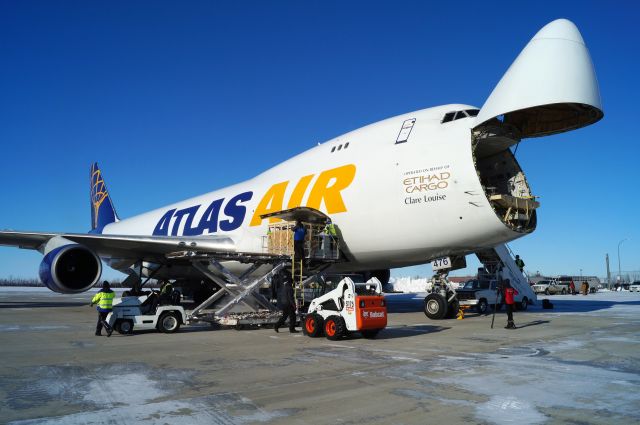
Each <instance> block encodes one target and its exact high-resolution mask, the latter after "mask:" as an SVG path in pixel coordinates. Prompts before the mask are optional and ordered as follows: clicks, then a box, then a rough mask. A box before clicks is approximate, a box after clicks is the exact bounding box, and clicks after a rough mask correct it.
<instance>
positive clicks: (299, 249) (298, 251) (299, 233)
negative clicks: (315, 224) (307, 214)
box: [293, 220, 307, 264]
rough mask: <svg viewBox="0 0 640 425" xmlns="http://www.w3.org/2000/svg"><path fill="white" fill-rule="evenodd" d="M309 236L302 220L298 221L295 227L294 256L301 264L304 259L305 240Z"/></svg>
mask: <svg viewBox="0 0 640 425" xmlns="http://www.w3.org/2000/svg"><path fill="white" fill-rule="evenodd" d="M306 235H307V229H305V228H304V225H303V224H302V222H300V220H297V221H296V225H295V226H294V227H293V255H294V260H295V261H296V262H297V263H298V264H299V262H300V261H301V260H302V259H304V238H305V236H306Z"/></svg>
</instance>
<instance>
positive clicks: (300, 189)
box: [287, 174, 313, 209]
mask: <svg viewBox="0 0 640 425" xmlns="http://www.w3.org/2000/svg"><path fill="white" fill-rule="evenodd" d="M312 178H313V174H310V175H308V176H304V177H302V178H301V179H300V181H299V182H298V184H297V185H296V187H295V188H294V189H293V193H292V194H291V199H289V203H288V204H287V209H289V208H296V207H299V206H300V205H302V198H303V197H304V194H305V193H306V192H307V187H309V183H310V182H311V179H312Z"/></svg>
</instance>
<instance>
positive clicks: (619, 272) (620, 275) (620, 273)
mask: <svg viewBox="0 0 640 425" xmlns="http://www.w3.org/2000/svg"><path fill="white" fill-rule="evenodd" d="M627 239H628V238H624V239H623V240H621V241H620V242H618V279H620V284H622V272H621V269H620V245H622V242H624V241H626V240H627Z"/></svg>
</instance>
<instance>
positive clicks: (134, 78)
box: [0, 1, 640, 277]
mask: <svg viewBox="0 0 640 425" xmlns="http://www.w3.org/2000/svg"><path fill="white" fill-rule="evenodd" d="M557 18H568V19H570V20H572V21H573V22H574V23H575V24H576V25H577V26H578V28H579V29H580V31H581V32H582V35H583V38H584V39H585V41H586V43H587V46H588V47H589V50H590V52H591V56H592V59H593V62H594V64H595V68H596V73H597V76H598V80H599V83H600V92H601V96H602V99H603V105H604V109H605V118H604V119H603V120H602V121H601V122H599V123H597V124H596V125H593V126H591V127H587V128H585V129H581V130H578V131H574V132H569V133H565V134H561V135H557V136H553V137H548V138H542V139H534V140H527V141H525V143H522V144H521V145H520V147H519V150H518V160H519V162H520V164H521V166H522V167H523V169H524V171H525V173H526V174H527V176H528V180H529V182H530V184H531V186H532V187H533V191H534V193H535V194H536V195H538V196H540V202H541V204H542V207H541V208H540V210H539V216H538V217H539V218H538V229H537V230H536V232H535V233H534V234H532V235H530V236H528V237H525V238H522V239H520V240H518V241H515V242H513V243H512V244H511V246H512V248H513V249H514V250H515V251H517V252H519V253H520V254H521V255H522V256H523V258H524V259H525V261H526V263H527V268H528V269H529V270H530V271H536V270H539V271H541V272H543V273H547V274H564V273H567V274H578V273H579V271H580V269H582V271H583V273H584V274H590V275H598V276H603V275H605V262H604V257H605V254H606V253H609V255H610V257H611V264H612V269H613V270H617V247H618V242H619V241H620V240H622V239H624V238H629V239H628V240H627V241H625V242H624V243H623V244H622V246H621V263H622V269H623V270H640V231H639V229H640V226H638V218H637V217H638V211H639V210H640V208H639V207H640V201H639V199H640V196H639V195H640V193H639V192H640V190H639V185H640V172H639V167H638V164H639V162H640V148H639V147H638V143H639V142H638V133H639V132H638V127H637V125H636V123H637V122H638V118H637V115H638V107H637V100H638V97H639V95H640V93H639V90H638V75H640V69H639V60H640V59H639V57H638V56H639V55H638V47H637V43H638V41H639V40H640V33H639V31H638V29H637V22H638V21H640V9H639V7H638V6H636V5H635V4H634V3H633V2H628V3H624V2H620V3H607V2H601V1H594V2H586V1H580V2H559V1H553V2H545V1H535V2H513V1H509V2H477V1H474V2H466V1H458V2H437V3H436V2H434V3H429V4H428V3H427V2H419V1H415V2H404V1H394V2H365V1H362V2H338V1H335V2H334V1H321V2H320V1H318V2H300V1H292V2H262V1H255V2H244V1H236V2H162V1H153V2H146V1H135V2H124V1H121V2H81V1H74V2H70V1H66V2H65V1H58V2H49V1H44V2H34V1H12V2H9V1H7V2H2V3H0V55H1V56H0V57H1V58H2V59H1V62H0V64H1V66H0V117H1V118H0V141H1V145H0V146H1V148H2V155H1V156H0V205H1V206H2V208H0V228H6V229H15V230H40V231H62V232H64V231H70V232H84V231H87V230H88V229H89V226H90V211H89V200H88V197H89V194H88V192H89V182H88V174H89V166H90V164H91V162H92V161H98V162H99V163H100V166H101V168H102V169H103V172H104V174H105V177H106V179H107V184H108V187H109V190H110V192H111V195H112V197H113V200H114V202H115V205H116V208H117V210H118V213H119V215H120V216H121V217H130V216H132V215H135V214H138V213H141V212H143V211H145V210H149V209H152V208H156V207H159V206H162V205H165V204H168V203H171V202H174V201H177V200H180V199H185V198H187V197H190V196H194V195H197V194H201V193H204V192H208V191H210V190H213V189H216V188H220V187H223V186H226V185H228V184H232V183H235V182H238V181H241V180H244V179H246V178H249V177H252V176H253V175H255V174H257V173H259V172H261V171H263V170H265V169H267V168H269V167H271V166H273V165H275V164H277V163H278V162H280V161H282V160H284V159H286V158H288V157H291V156H293V155H295V154H297V153H300V152H302V151H304V150H306V149H308V148H310V147H312V146H314V145H315V144H317V143H318V142H321V141H325V140H328V139H330V138H332V137H335V136H337V135H340V134H342V133H345V132H347V131H350V130H353V129H355V128H358V127H361V126H363V125H366V124H369V123H372V122H375V121H377V120H380V119H384V118H387V117H390V116H393V115H397V114H400V113H404V112H409V111H412V110H416V109H422V108H426V107H430V106H436V105H440V104H445V103H458V102H459V103H468V104H472V105H477V106H481V105H482V104H483V102H484V100H485V99H486V98H487V96H488V95H489V93H490V92H491V90H492V89H493V87H494V86H495V84H496V83H497V82H498V80H499V79H500V77H501V76H502V75H503V73H504V72H505V71H506V69H507V67H508V66H509V65H510V63H511V62H512V61H513V59H515V57H516V56H517V55H518V53H519V52H520V50H521V49H522V48H523V47H524V45H525V44H526V43H527V42H528V41H529V39H530V38H531V37H532V36H533V35H534V34H535V33H536V32H537V31H538V30H539V29H540V28H541V27H542V26H544V25H545V24H546V23H548V22H550V21H552V20H554V19H557ZM469 260H470V261H469V263H470V266H471V267H470V268H473V267H474V262H473V261H471V259H469ZM39 262H40V255H39V254H38V253H37V252H30V251H22V250H18V249H13V248H0V277H7V276H10V275H13V276H20V277H31V276H36V275H37V268H38V265H39ZM429 273H430V267H427V266H422V267H417V268H410V269H404V270H398V271H394V274H396V275H403V274H410V275H415V274H423V275H424V274H429ZM107 276H113V274H112V273H107Z"/></svg>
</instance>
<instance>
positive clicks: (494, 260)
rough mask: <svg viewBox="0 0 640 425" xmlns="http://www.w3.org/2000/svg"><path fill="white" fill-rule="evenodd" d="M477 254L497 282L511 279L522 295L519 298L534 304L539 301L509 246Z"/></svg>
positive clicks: (513, 285) (505, 245)
mask: <svg viewBox="0 0 640 425" xmlns="http://www.w3.org/2000/svg"><path fill="white" fill-rule="evenodd" d="M475 254H476V257H478V260H480V262H481V263H482V265H484V267H485V269H486V270H487V272H489V273H490V274H492V275H494V276H495V277H496V279H497V280H500V279H509V282H510V283H511V286H512V287H513V288H514V289H516V290H517V291H518V292H519V293H520V294H519V295H518V298H523V297H527V299H528V300H529V301H531V303H534V304H535V303H536V302H537V301H538V297H537V296H536V294H535V292H534V291H533V289H531V285H529V279H528V278H527V276H526V275H525V274H524V273H523V272H521V271H520V268H519V267H518V266H517V265H516V262H515V259H514V257H513V255H512V254H513V253H512V251H511V249H510V248H509V247H508V246H507V244H501V245H496V246H495V247H493V248H488V249H483V250H479V251H476V253H475Z"/></svg>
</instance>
